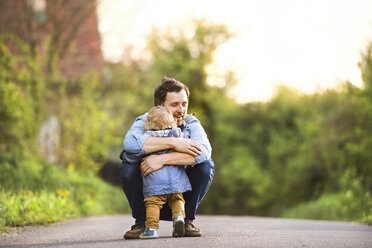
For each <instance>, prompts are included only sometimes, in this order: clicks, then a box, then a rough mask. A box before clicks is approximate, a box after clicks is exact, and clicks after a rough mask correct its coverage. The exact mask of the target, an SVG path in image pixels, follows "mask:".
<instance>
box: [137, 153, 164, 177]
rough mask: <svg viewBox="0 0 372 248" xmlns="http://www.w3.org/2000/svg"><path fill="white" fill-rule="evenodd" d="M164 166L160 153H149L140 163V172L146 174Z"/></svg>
mask: <svg viewBox="0 0 372 248" xmlns="http://www.w3.org/2000/svg"><path fill="white" fill-rule="evenodd" d="M163 166H164V160H163V159H162V156H161V155H150V156H147V157H145V158H144V159H143V160H142V163H141V173H142V175H143V176H147V175H148V174H150V173H151V172H153V171H156V170H159V169H161V168H162V167H163Z"/></svg>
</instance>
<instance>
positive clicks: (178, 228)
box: [173, 220, 185, 237]
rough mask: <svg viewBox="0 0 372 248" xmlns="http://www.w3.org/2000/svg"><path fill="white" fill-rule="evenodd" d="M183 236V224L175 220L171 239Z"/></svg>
mask: <svg viewBox="0 0 372 248" xmlns="http://www.w3.org/2000/svg"><path fill="white" fill-rule="evenodd" d="M183 236H185V222H183V221H182V220H177V221H176V222H175V223H174V226H173V237H183Z"/></svg>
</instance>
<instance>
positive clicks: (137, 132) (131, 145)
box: [124, 114, 202, 156]
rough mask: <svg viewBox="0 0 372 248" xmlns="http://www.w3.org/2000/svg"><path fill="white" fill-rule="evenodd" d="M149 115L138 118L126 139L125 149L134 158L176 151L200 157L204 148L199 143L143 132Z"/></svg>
mask: <svg viewBox="0 0 372 248" xmlns="http://www.w3.org/2000/svg"><path fill="white" fill-rule="evenodd" d="M146 117H147V115H146V114H144V115H142V116H140V117H138V118H137V119H136V120H135V122H134V123H133V125H132V127H131V128H130V130H129V131H128V133H127V135H126V136H125V139H124V149H125V150H126V152H128V153H130V154H133V155H134V156H143V155H145V154H148V153H152V152H157V151H162V150H167V149H174V150H176V151H178V152H183V153H188V154H190V155H192V156H199V155H200V154H201V153H202V146H201V145H199V143H198V142H196V141H193V140H189V139H183V138H171V137H166V138H161V137H151V136H150V135H148V134H146V133H145V131H144V130H143V121H144V120H145V119H146Z"/></svg>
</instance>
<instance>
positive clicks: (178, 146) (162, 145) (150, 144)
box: [143, 137, 203, 157]
mask: <svg viewBox="0 0 372 248" xmlns="http://www.w3.org/2000/svg"><path fill="white" fill-rule="evenodd" d="M167 149H174V150H175V151H177V152H181V153H187V154H190V155H191V156H193V157H196V156H198V155H201V154H202V152H203V148H202V146H201V145H199V143H198V142H196V141H193V140H190V139H184V138H172V137H166V138H160V137H148V138H147V139H146V141H145V143H144V144H143V151H144V152H145V153H147V154H148V153H152V152H157V151H162V150H167Z"/></svg>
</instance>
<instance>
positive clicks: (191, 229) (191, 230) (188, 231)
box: [185, 220, 202, 237]
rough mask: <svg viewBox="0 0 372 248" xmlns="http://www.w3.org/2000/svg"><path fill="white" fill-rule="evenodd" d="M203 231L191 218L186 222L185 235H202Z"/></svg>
mask: <svg viewBox="0 0 372 248" xmlns="http://www.w3.org/2000/svg"><path fill="white" fill-rule="evenodd" d="M201 236H202V232H201V231H200V229H199V228H196V227H195V226H194V225H193V224H192V221H191V220H186V223H185V237H201Z"/></svg>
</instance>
